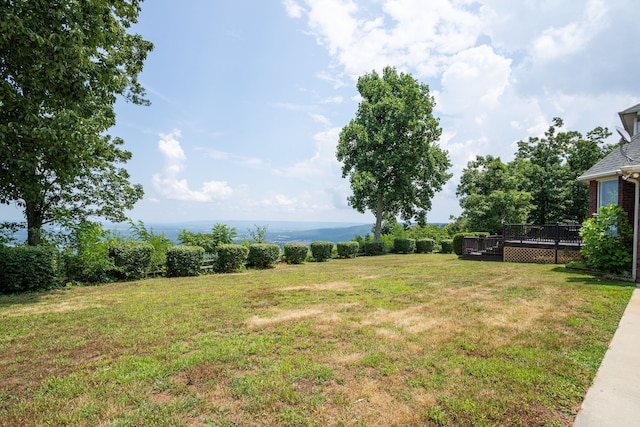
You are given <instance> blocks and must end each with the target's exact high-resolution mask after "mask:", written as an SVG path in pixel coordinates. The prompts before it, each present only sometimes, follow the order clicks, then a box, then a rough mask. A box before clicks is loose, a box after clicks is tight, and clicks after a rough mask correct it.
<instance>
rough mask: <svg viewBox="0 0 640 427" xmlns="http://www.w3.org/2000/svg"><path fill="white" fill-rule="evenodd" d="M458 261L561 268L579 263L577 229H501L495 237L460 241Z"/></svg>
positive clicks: (557, 226)
mask: <svg viewBox="0 0 640 427" xmlns="http://www.w3.org/2000/svg"><path fill="white" fill-rule="evenodd" d="M463 240H464V241H463V250H462V254H461V255H460V258H461V259H466V260H477V261H508V262H533V263H545V264H546V263H555V264H560V263H562V264H564V263H567V262H570V261H574V260H578V259H580V252H579V251H580V248H581V247H582V240H581V239H580V226H579V225H575V224H568V225H567V224H550V225H528V224H526V225H520V224H517V225H505V226H504V229H503V234H502V235H499V236H486V237H482V236H476V237H464V239H463Z"/></svg>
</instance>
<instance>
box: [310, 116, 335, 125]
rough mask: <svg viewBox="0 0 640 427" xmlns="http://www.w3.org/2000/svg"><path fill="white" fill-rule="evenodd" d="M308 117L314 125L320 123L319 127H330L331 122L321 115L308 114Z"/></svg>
mask: <svg viewBox="0 0 640 427" xmlns="http://www.w3.org/2000/svg"><path fill="white" fill-rule="evenodd" d="M309 116H310V117H311V118H312V119H313V121H314V122H316V123H320V124H321V125H324V126H331V120H329V119H328V118H327V117H325V116H323V115H322V114H315V113H310V114H309Z"/></svg>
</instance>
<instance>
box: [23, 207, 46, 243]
mask: <svg viewBox="0 0 640 427" xmlns="http://www.w3.org/2000/svg"><path fill="white" fill-rule="evenodd" d="M25 205H26V206H25V208H24V211H25V216H26V217H27V245H29V246H38V245H39V244H40V237H41V235H40V233H41V231H42V222H43V217H42V209H41V206H40V205H39V204H38V203H34V202H26V203H25Z"/></svg>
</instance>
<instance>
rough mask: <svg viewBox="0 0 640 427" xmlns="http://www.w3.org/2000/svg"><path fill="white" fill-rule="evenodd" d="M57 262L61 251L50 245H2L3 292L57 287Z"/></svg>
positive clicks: (0, 283) (0, 281)
mask: <svg viewBox="0 0 640 427" xmlns="http://www.w3.org/2000/svg"><path fill="white" fill-rule="evenodd" d="M57 261H58V251H57V250H56V249H54V248H50V247H40V246H38V247H31V246H18V247H10V248H6V247H0V272H1V273H0V293H4V294H9V293H17V292H26V291H38V290H43V289H50V288H53V287H54V286H55V285H56V276H57V272H58V264H57Z"/></svg>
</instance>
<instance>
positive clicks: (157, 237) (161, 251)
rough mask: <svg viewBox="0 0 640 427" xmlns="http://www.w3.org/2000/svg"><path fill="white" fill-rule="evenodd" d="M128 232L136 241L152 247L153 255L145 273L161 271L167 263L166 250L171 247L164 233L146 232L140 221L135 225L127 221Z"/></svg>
mask: <svg viewBox="0 0 640 427" xmlns="http://www.w3.org/2000/svg"><path fill="white" fill-rule="evenodd" d="M129 230H130V231H131V234H133V236H134V237H135V238H136V239H137V240H138V241H140V242H145V243H148V244H150V245H151V246H153V254H152V255H151V261H150V262H149V265H148V267H147V271H149V272H151V271H153V272H155V271H159V270H162V268H163V267H164V266H165V265H166V263H167V249H169V248H170V247H171V246H173V242H172V241H171V240H170V239H169V238H168V237H167V236H166V235H165V234H164V233H156V232H154V231H153V228H150V229H149V230H147V227H146V226H145V225H144V222H142V221H140V220H139V221H138V222H137V223H135V222H133V221H129Z"/></svg>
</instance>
